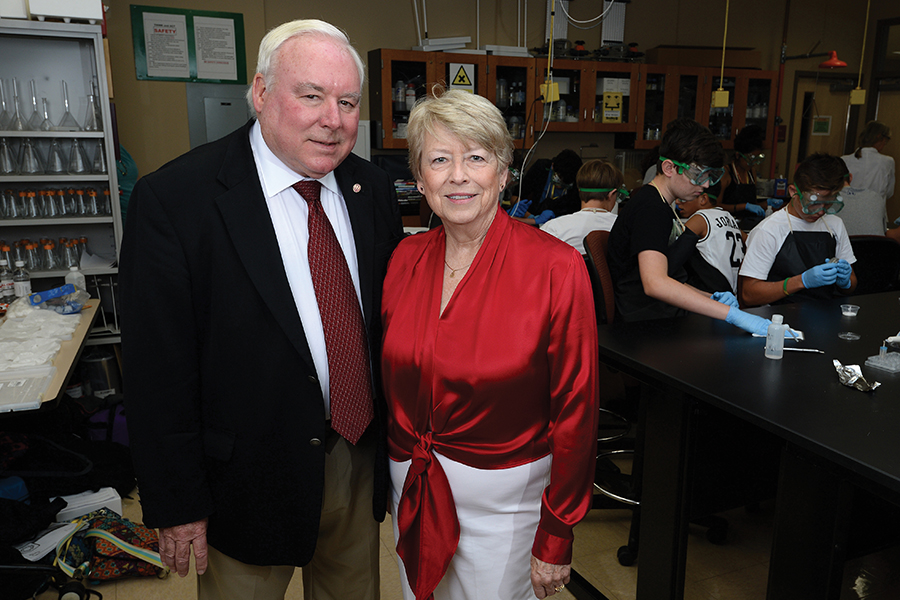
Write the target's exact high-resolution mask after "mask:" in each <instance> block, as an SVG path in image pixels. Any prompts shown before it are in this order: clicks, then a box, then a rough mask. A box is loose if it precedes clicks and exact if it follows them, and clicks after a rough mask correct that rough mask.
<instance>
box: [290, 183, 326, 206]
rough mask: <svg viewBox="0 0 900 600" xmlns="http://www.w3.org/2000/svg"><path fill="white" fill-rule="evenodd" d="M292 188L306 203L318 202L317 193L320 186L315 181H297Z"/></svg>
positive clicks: (320, 188)
mask: <svg viewBox="0 0 900 600" xmlns="http://www.w3.org/2000/svg"><path fill="white" fill-rule="evenodd" d="M291 187H293V188H294V189H295V190H296V191H297V193H298V194H300V195H301V196H302V197H303V199H304V200H306V201H307V202H318V200H319V192H320V191H321V190H322V184H321V183H320V182H318V181H316V180H315V179H304V180H303V181H298V182H297V183H295V184H294V185H293V186H291Z"/></svg>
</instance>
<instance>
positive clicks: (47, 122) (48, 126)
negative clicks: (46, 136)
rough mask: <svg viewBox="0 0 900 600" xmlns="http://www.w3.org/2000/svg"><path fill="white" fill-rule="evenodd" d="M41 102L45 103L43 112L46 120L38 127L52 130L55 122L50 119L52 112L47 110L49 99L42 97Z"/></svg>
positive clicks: (43, 129)
mask: <svg viewBox="0 0 900 600" xmlns="http://www.w3.org/2000/svg"><path fill="white" fill-rule="evenodd" d="M41 104H43V109H44V110H42V111H41V114H43V116H44V120H43V121H41V124H40V125H39V126H38V129H40V130H41V131H52V130H53V122H52V121H50V113H49V112H48V110H47V99H46V98H41Z"/></svg>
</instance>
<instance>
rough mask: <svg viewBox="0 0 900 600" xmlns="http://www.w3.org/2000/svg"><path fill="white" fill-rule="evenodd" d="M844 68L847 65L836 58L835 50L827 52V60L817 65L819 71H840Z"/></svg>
mask: <svg viewBox="0 0 900 600" xmlns="http://www.w3.org/2000/svg"><path fill="white" fill-rule="evenodd" d="M846 66H847V63H845V62H844V61H842V60H841V59H839V58H838V55H837V50H832V51H830V52H828V60H823V61H822V62H820V63H819V68H820V69H841V68H843V67H846Z"/></svg>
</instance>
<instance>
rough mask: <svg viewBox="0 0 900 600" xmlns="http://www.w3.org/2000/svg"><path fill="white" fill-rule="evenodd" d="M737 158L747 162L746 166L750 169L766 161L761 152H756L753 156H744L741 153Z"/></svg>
mask: <svg viewBox="0 0 900 600" xmlns="http://www.w3.org/2000/svg"><path fill="white" fill-rule="evenodd" d="M738 156H740V157H741V158H743V159H744V160H745V161H747V164H748V165H750V166H751V167H755V166H756V165H758V164H760V163H761V162H762V161H764V160H765V159H766V155H765V154H764V153H762V152H757V153H755V154H744V153H742V152H738Z"/></svg>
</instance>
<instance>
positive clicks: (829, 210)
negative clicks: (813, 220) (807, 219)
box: [794, 184, 844, 215]
mask: <svg viewBox="0 0 900 600" xmlns="http://www.w3.org/2000/svg"><path fill="white" fill-rule="evenodd" d="M794 187H795V188H797V186H796V184H794ZM797 195H798V196H799V197H800V209H801V210H802V211H803V213H804V214H807V215H817V214H819V213H820V212H822V211H823V210H824V211H825V213H826V214H829V215H836V214H837V213H839V212H841V209H843V208H844V198H843V196H841V194H840V192H835V193H834V194H833V195H830V196H826V195H824V194H807V195H806V196H804V195H803V192H801V191H800V189H799V188H797Z"/></svg>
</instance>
